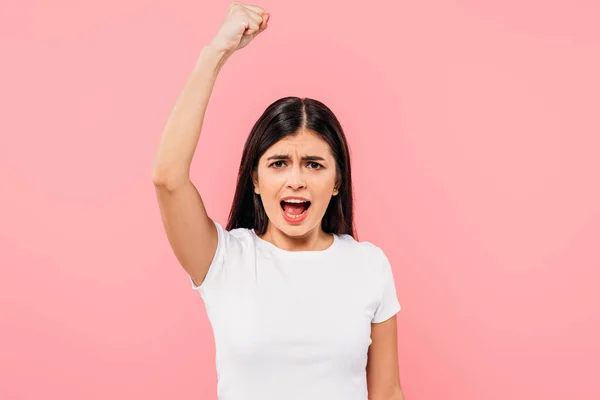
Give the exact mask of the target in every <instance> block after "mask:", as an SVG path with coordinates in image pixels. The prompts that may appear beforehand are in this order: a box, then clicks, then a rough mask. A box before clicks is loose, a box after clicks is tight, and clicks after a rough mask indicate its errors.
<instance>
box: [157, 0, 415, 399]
mask: <svg viewBox="0 0 600 400" xmlns="http://www.w3.org/2000/svg"><path fill="white" fill-rule="evenodd" d="M269 17H270V14H268V13H265V10H264V9H263V8H261V7H259V6H256V5H249V4H244V3H241V2H235V1H234V2H232V3H231V4H230V6H229V9H228V11H227V15H226V17H225V19H224V21H223V23H222V25H221V27H220V28H219V32H218V34H217V35H216V37H215V38H214V39H213V41H212V42H211V43H210V44H209V45H207V46H205V47H204V48H203V50H202V53H201V55H200V57H199V59H198V61H197V64H196V65H195V68H194V70H193V72H192V74H191V75H190V77H189V79H188V81H187V82H186V86H185V88H184V89H183V91H182V93H181V95H180V97H179V98H178V100H177V104H176V105H175V107H173V111H172V113H171V115H170V117H169V120H168V121H167V124H166V126H165V129H164V131H163V135H162V137H161V142H160V146H159V148H158V150H157V153H156V155H155V159H154V162H153V171H152V180H153V182H154V184H155V187H156V193H157V198H158V202H159V205H160V210H161V218H162V219H163V223H164V226H165V231H166V234H167V236H168V238H169V242H170V243H171V246H172V248H173V251H174V253H175V255H176V256H177V259H178V260H179V262H180V263H181V265H182V266H183V268H184V269H185V270H186V272H187V273H188V274H189V275H190V277H192V279H193V280H194V282H195V283H196V284H197V285H199V284H201V283H202V281H203V280H204V278H205V276H206V274H207V271H208V267H209V265H210V262H211V260H212V258H213V256H214V253H215V250H216V247H217V231H216V228H215V225H214V223H213V221H212V219H211V218H210V217H209V216H208V215H207V213H206V210H205V208H204V203H203V201H202V198H201V197H200V194H199V192H198V190H197V189H196V187H195V186H194V185H193V184H192V182H191V180H190V176H189V175H190V165H191V162H192V157H193V155H194V151H195V149H196V147H197V145H198V139H199V137H200V132H201V130H202V125H203V120H204V114H205V112H206V108H207V105H208V101H209V98H210V95H211V93H212V89H213V85H214V83H215V80H216V78H217V75H218V74H219V71H220V69H221V68H222V67H223V65H224V64H225V63H226V61H227V60H228V59H229V58H230V57H231V55H232V54H233V53H234V52H235V51H237V50H239V49H241V48H244V47H245V46H247V45H248V44H249V43H250V42H251V41H252V40H254V39H255V38H256V37H257V36H259V35H260V34H261V33H262V32H264V31H265V30H266V29H267V23H268V21H269V20H270V19H269ZM286 152H287V154H288V155H289V156H290V159H289V160H287V162H283V163H279V164H277V167H281V169H277V167H275V168H272V167H269V165H270V164H271V163H269V164H267V162H266V161H267V160H266V159H267V158H268V157H270V156H271V155H273V153H284V154H285V153H286ZM306 155H318V156H321V157H323V160H322V161H319V162H318V163H319V164H321V165H323V167H324V168H323V169H320V168H317V169H313V167H315V165H314V164H312V163H308V162H306V161H302V158H301V157H303V156H306ZM335 172H336V171H335V162H334V159H333V156H332V155H331V152H330V149H329V147H328V146H327V144H326V143H325V142H324V141H323V140H321V139H320V138H318V137H317V136H315V134H314V133H311V132H309V131H300V132H299V133H298V135H296V136H293V137H288V138H286V139H283V140H281V141H280V142H278V143H276V144H275V145H274V146H273V147H272V149H269V150H268V151H267V153H266V154H264V155H263V157H262V158H261V160H260V161H259V165H258V168H257V171H256V173H255V176H254V178H255V179H254V181H255V191H256V193H258V194H260V196H261V198H262V201H263V204H264V206H265V211H266V213H267V216H268V218H269V226H268V229H267V232H266V234H265V235H263V239H265V240H268V241H270V242H271V243H273V244H274V245H276V246H278V247H280V248H282V249H287V250H323V249H326V248H327V247H329V246H330V245H331V243H332V242H333V236H332V235H329V234H326V233H324V232H323V231H322V230H321V228H320V227H321V219H322V218H323V216H324V214H325V210H326V209H327V204H328V203H329V201H330V200H331V197H332V196H335V195H337V189H336V188H335V187H334V186H335ZM288 195H297V196H303V197H306V198H308V199H310V200H311V201H312V205H311V209H312V210H311V211H310V213H311V214H310V215H309V217H308V218H307V219H306V220H305V221H304V222H303V223H302V224H300V225H299V226H292V225H290V224H288V223H287V222H286V221H285V220H284V219H283V217H282V215H281V211H280V205H279V199H280V198H281V197H283V196H288ZM371 339H372V343H371V346H370V347H369V358H368V364H367V382H368V390H369V399H370V400H404V396H403V394H402V391H401V389H400V383H399V377H398V356H397V354H398V352H397V337H396V317H393V318H390V319H389V320H387V321H385V322H382V323H380V324H372V330H371Z"/></svg>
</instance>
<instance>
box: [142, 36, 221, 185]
mask: <svg viewBox="0 0 600 400" xmlns="http://www.w3.org/2000/svg"><path fill="white" fill-rule="evenodd" d="M228 58H229V55H227V54H226V53H225V52H222V51H219V50H218V49H216V48H215V47H212V46H211V45H207V46H205V47H204V48H203V49H202V51H201V53H200V56H199V57H198V59H197V61H196V64H195V66H194V69H193V71H192V73H191V74H190V76H189V78H188V80H187V81H186V83H185V86H184V88H183V90H182V91H181V93H180V95H179V97H178V99H177V101H176V103H175V105H174V107H173V109H172V111H171V114H170V116H169V118H168V120H167V123H166V124H165V127H164V130H163V133H162V135H161V138H160V143H159V146H158V150H157V151H156V154H155V156H154V160H153V171H152V175H153V176H152V178H153V181H154V182H155V183H159V184H165V185H167V186H169V185H171V186H174V185H176V184H177V182H180V181H181V180H182V179H187V178H188V177H189V171H190V166H191V163H192V158H193V157H194V153H195V151H196V147H197V145H198V140H199V138H200V132H201V130H202V124H203V121H204V115H205V113H206V109H207V106H208V101H209V99H210V96H211V93H212V90H213V87H214V84H215V81H216V79H217V76H218V74H219V71H220V70H221V68H222V67H223V65H224V64H225V62H226V60H227V59H228Z"/></svg>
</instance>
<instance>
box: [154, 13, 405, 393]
mask: <svg viewBox="0 0 600 400" xmlns="http://www.w3.org/2000/svg"><path fill="white" fill-rule="evenodd" d="M269 17H270V15H269V14H267V13H265V11H264V10H263V9H262V8H261V7H258V6H251V5H245V4H242V3H237V2H234V3H232V4H231V5H230V7H229V10H228V13H227V16H226V18H225V20H224V22H223V24H222V25H221V27H220V29H219V32H218V33H217V35H216V36H215V37H214V39H213V40H212V41H211V42H210V43H209V44H208V45H207V46H205V47H204V48H203V49H202V52H201V54H200V57H199V58H198V60H197V63H196V66H195V68H194V70H193V72H192V74H191V76H190V77H189V79H188V81H187V82H186V85H185V87H184V89H183V91H182V93H181V96H180V97H179V99H178V100H177V102H176V105H175V107H174V109H173V111H172V113H171V116H170V117H169V120H168V121H167V124H166V127H165V129H164V132H163V135H162V138H161V141H160V145H159V148H158V150H157V153H156V156H155V159H154V165H153V181H154V184H155V187H156V193H157V198H158V203H159V206H160V210H161V217H162V221H163V224H164V227H165V231H166V234H167V237H168V239H169V242H170V244H171V246H172V248H173V251H174V253H175V255H176V257H177V259H178V261H179V262H180V264H181V265H182V267H183V268H184V269H185V271H186V272H187V273H188V275H189V277H190V280H191V285H192V287H193V288H194V289H196V290H198V291H199V293H200V294H201V296H202V298H203V300H204V302H205V306H206V308H207V314H208V317H209V320H210V323H211V326H212V328H213V332H214V337H215V343H216V350H217V369H218V377H219V381H218V395H219V399H220V400H259V399H260V400H270V399H273V400H275V399H276V400H290V399H302V400H336V399H339V400H367V398H368V399H370V400H378V399H381V400H403V399H404V396H403V394H402V390H401V388H400V381H399V377H398V360H397V337H396V317H395V315H396V313H397V312H398V311H399V310H400V305H399V303H398V300H397V298H396V290H395V286H394V280H393V275H392V270H391V266H390V264H389V261H388V259H387V257H386V255H385V254H384V253H383V251H382V250H381V249H380V248H379V247H377V246H375V245H373V244H371V243H369V242H359V241H357V240H356V238H355V237H356V235H355V233H354V225H353V206H352V181H351V173H350V158H349V152H348V146H347V143H346V139H345V137H344V133H343V131H342V128H341V126H340V124H339V122H338V120H337V119H336V117H335V116H334V115H333V113H332V112H331V110H329V109H328V108H327V107H326V106H325V105H324V104H322V103H320V102H318V101H316V100H312V99H299V98H296V97H287V98H283V99H280V100H278V101H276V102H275V103H273V104H271V105H270V106H269V107H268V108H267V110H266V111H265V112H264V114H263V115H262V116H261V118H260V119H259V120H258V121H257V123H256V124H255V126H254V127H253V129H252V131H251V133H250V136H249V137H248V140H247V142H246V145H245V148H244V153H243V157H242V162H241V165H240V170H239V176H238V182H237V189H236V193H235V198H234V203H233V207H232V209H231V213H230V216H229V222H228V225H227V227H226V228H223V227H222V226H221V225H220V224H219V223H217V222H214V221H213V220H212V219H211V218H210V217H209V216H208V215H207V213H206V211H205V208H204V204H203V202H202V199H201V197H200V195H199V193H198V191H197V190H196V188H195V186H194V185H193V184H192V183H191V181H190V178H189V171H190V165H191V162H192V157H193V154H194V150H195V148H196V146H197V143H198V139H199V135H200V131H201V127H202V121H203V119H204V113H205V111H206V107H207V104H208V100H209V97H210V94H211V92H212V89H213V86H214V83H215V80H216V77H217V75H218V73H219V71H220V69H221V68H222V66H223V64H224V63H225V62H226V61H227V60H228V59H229V58H230V57H231V55H232V54H233V53H234V52H235V51H237V50H239V49H241V48H243V47H245V46H246V45H247V44H248V43H250V41H251V40H253V39H254V38H255V37H256V36H257V35H259V34H260V33H261V32H263V31H264V30H265V29H266V28H267V24H268V21H269Z"/></svg>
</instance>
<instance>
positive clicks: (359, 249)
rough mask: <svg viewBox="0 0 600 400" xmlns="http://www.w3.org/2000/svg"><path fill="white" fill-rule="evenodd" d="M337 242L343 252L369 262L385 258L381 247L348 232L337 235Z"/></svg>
mask: <svg viewBox="0 0 600 400" xmlns="http://www.w3.org/2000/svg"><path fill="white" fill-rule="evenodd" d="M339 242H340V243H339V244H340V248H341V250H342V251H343V252H344V254H348V255H351V256H352V257H357V258H358V259H361V260H364V261H368V262H369V263H370V264H372V263H373V262H380V261H382V260H384V259H387V257H386V255H385V252H384V251H383V249H382V248H381V247H379V246H378V245H376V244H374V243H372V242H369V241H359V240H356V239H354V238H353V237H352V236H351V235H348V234H343V235H339Z"/></svg>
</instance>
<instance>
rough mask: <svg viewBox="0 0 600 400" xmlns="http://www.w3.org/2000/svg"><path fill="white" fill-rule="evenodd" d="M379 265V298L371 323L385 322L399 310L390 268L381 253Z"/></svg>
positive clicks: (385, 257)
mask: <svg viewBox="0 0 600 400" xmlns="http://www.w3.org/2000/svg"><path fill="white" fill-rule="evenodd" d="M380 263H381V264H380V267H381V269H380V278H381V279H380V281H379V290H380V296H381V297H380V301H379V305H378V306H377V309H376V310H375V314H374V315H373V319H372V320H371V322H373V323H380V322H384V321H387V320H388V319H390V318H391V317H393V316H394V315H395V314H397V313H398V311H400V308H401V307H400V302H399V301H398V297H397V295H396V284H395V282H394V274H393V272H392V266H391V265H390V261H389V259H388V258H387V256H386V255H385V253H384V252H383V251H381V260H380Z"/></svg>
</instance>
